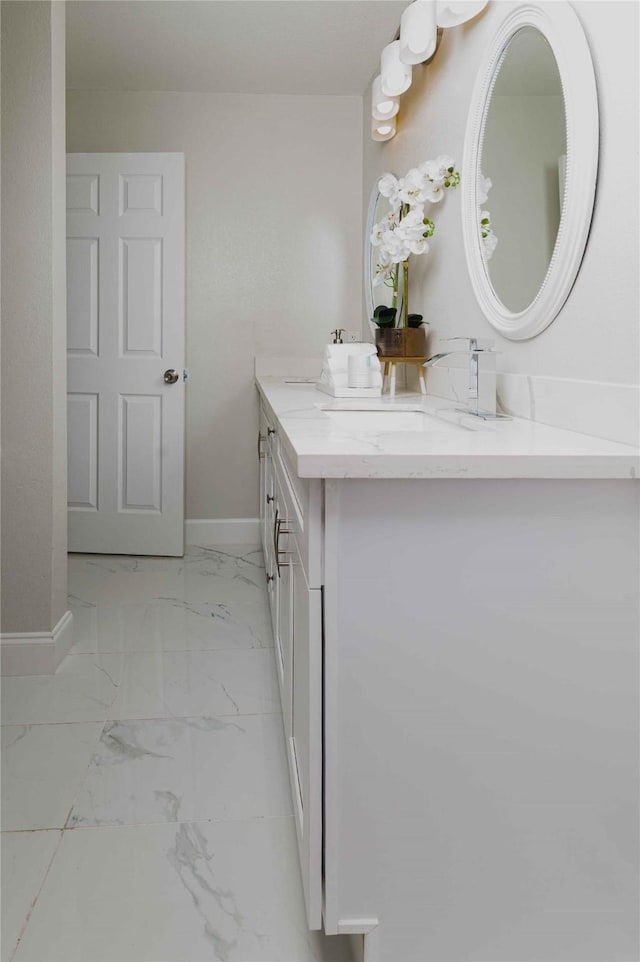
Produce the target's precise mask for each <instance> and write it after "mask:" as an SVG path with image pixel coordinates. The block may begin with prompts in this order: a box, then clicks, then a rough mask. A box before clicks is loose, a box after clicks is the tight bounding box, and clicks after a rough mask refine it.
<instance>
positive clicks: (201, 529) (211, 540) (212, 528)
mask: <svg viewBox="0 0 640 962" xmlns="http://www.w3.org/2000/svg"><path fill="white" fill-rule="evenodd" d="M184 540H185V544H196V545H197V544H206V545H208V544H214V545H215V544H256V545H257V544H260V519H259V518H188V519H187V520H186V521H185V523H184Z"/></svg>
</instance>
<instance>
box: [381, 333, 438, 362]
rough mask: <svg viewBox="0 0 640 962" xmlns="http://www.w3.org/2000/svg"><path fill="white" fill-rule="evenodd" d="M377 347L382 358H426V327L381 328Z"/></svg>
mask: <svg viewBox="0 0 640 962" xmlns="http://www.w3.org/2000/svg"><path fill="white" fill-rule="evenodd" d="M376 347H377V349H378V354H380V355H381V356H382V357H425V356H426V350H427V338H426V336H425V329H424V327H379V328H377V329H376Z"/></svg>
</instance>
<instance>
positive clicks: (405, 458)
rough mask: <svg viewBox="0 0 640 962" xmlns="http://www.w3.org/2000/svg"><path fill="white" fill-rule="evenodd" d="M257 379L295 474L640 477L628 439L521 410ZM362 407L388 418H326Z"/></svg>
mask: <svg viewBox="0 0 640 962" xmlns="http://www.w3.org/2000/svg"><path fill="white" fill-rule="evenodd" d="M256 383H257V386H258V390H259V392H260V395H261V397H262V398H263V401H264V404H265V406H266V409H267V410H268V411H269V412H270V413H271V414H272V415H273V417H274V418H275V419H276V420H277V421H279V423H280V436H281V439H282V444H283V445H284V448H285V450H286V453H287V457H288V458H289V460H290V462H291V464H292V465H293V467H294V468H295V471H296V473H297V474H298V476H299V477H302V478H601V479H604V478H627V479H636V478H638V477H640V449H639V448H637V447H632V446H630V445H626V444H618V443H615V442H613V441H604V440H601V439H599V438H595V437H590V436H589V435H586V434H577V433H575V432H572V431H564V430H561V429H559V428H553V427H549V426H547V425H545V424H539V423H537V422H535V421H527V420H524V419H520V418H514V419H513V420H511V421H500V422H488V421H482V420H480V419H478V418H475V417H471V416H469V415H467V414H465V413H462V412H460V411H457V410H456V404H455V402H453V401H448V400H445V399H443V398H439V397H434V396H432V395H427V396H421V395H420V394H413V395H409V394H402V395H397V396H396V397H389V396H384V397H381V398H378V399H370V400H368V399H367V400H361V401H357V400H356V401H352V400H349V399H344V400H337V399H336V400H330V399H328V398H324V399H323V397H322V395H321V394H320V393H319V392H318V391H317V390H316V388H315V387H314V386H313V385H309V384H290V383H289V384H287V383H285V381H284V379H283V378H279V377H270V376H262V377H260V376H258V377H257V378H256ZM363 406H364V407H366V408H367V409H369V410H371V409H373V410H374V411H377V412H380V413H381V414H382V413H387V414H388V417H386V418H382V419H381V418H377V419H376V418H372V419H371V420H372V421H373V422H374V423H373V424H372V425H371V426H369V425H365V426H364V427H363V425H362V424H361V423H360V422H362V421H366V418H361V419H359V422H358V423H357V425H356V427H355V428H354V426H353V424H352V423H349V419H348V418H343V419H340V418H339V417H336V416H335V412H336V411H337V410H338V409H339V408H343V409H345V408H346V409H347V410H349V409H350V408H351V409H356V410H357V409H359V408H360V409H361V408H362V407H363ZM332 412H333V416H332ZM411 412H422V413H423V414H424V415H426V416H427V417H425V418H424V419H423V420H424V424H425V429H424V430H421V429H416V426H415V424H414V423H413V422H414V421H415V420H419V418H418V419H416V418H414V419H408V418H406V417H402V415H406V414H407V413H411ZM394 414H395V415H401V417H400V418H398V419H394ZM352 420H353V419H352ZM381 421H384V422H386V423H384V424H383V425H381V424H380V422H381ZM409 421H411V422H412V423H411V424H409ZM354 423H355V421H354Z"/></svg>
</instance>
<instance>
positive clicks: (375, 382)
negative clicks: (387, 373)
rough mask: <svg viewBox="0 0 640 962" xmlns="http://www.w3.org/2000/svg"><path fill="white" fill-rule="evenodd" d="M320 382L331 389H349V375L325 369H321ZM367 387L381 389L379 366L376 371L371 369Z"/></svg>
mask: <svg viewBox="0 0 640 962" xmlns="http://www.w3.org/2000/svg"><path fill="white" fill-rule="evenodd" d="M320 382H321V383H322V384H328V385H331V386H332V387H349V375H348V374H346V373H342V372H338V373H336V372H335V371H331V370H329V368H327V367H323V368H322V372H321V374H320ZM369 387H382V372H381V370H380V365H379V364H378V370H377V371H376V370H374V369H373V368H372V369H371V371H370V377H369Z"/></svg>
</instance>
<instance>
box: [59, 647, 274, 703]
mask: <svg viewBox="0 0 640 962" xmlns="http://www.w3.org/2000/svg"><path fill="white" fill-rule="evenodd" d="M70 657H75V658H83V657H90V656H88V655H75V656H70ZM103 657H108V656H106V655H105V656H103ZM111 657H117V656H111ZM124 657H125V668H124V673H123V677H122V684H121V685H120V688H119V690H118V693H117V697H116V699H115V701H114V702H113V704H112V705H111V709H110V716H109V717H110V718H111V719H134V718H170V717H179V718H188V717H193V716H205V717H211V716H213V715H237V714H242V715H253V714H260V713H271V712H279V711H280V698H279V692H278V683H277V679H276V674H275V662H274V657H273V651H271V650H268V649H267V650H259V649H256V650H253V651H241V650H237V651H231V650H228V651H187V652H157V653H155V654H152V653H146V652H145V653H141V654H133V655H126V656H124Z"/></svg>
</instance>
